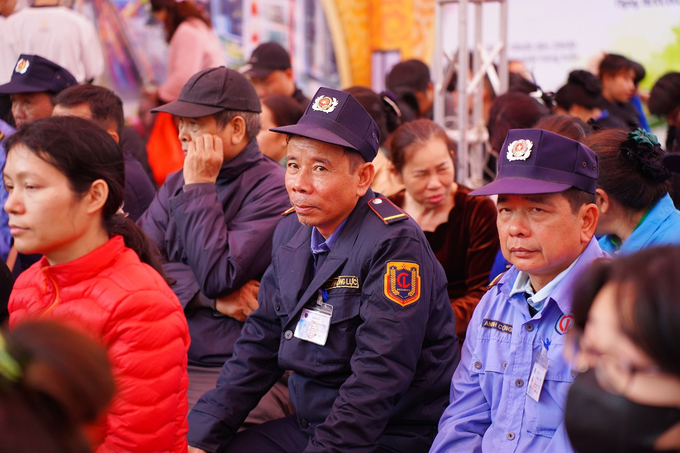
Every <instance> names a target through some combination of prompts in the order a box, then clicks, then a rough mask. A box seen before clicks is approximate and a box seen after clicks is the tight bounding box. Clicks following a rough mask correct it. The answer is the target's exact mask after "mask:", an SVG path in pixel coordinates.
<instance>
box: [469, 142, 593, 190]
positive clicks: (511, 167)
mask: <svg viewBox="0 0 680 453" xmlns="http://www.w3.org/2000/svg"><path fill="white" fill-rule="evenodd" d="M597 169H598V166H597V155H596V154H595V152H594V151H593V150H591V149H590V148H588V147H587V146H584V145H583V144H581V143H579V142H577V141H575V140H571V139H569V138H566V137H563V136H561V135H558V134H554V133H552V132H548V131H544V130H542V129H512V130H510V131H509V132H508V136H507V137H506V138H505V142H504V143H503V146H502V147H501V152H500V153H499V156H498V174H497V175H496V180H495V181H494V182H492V183H490V184H488V185H486V186H484V187H482V188H480V189H477V190H474V191H472V192H470V195H494V194H516V195H534V194H536V195H538V194H546V193H558V192H564V191H565V190H567V189H569V188H571V187H575V188H577V189H581V190H583V191H585V192H589V193H592V194H594V193H595V188H596V187H597V173H598V171H597Z"/></svg>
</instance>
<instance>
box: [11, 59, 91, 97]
mask: <svg viewBox="0 0 680 453" xmlns="http://www.w3.org/2000/svg"><path fill="white" fill-rule="evenodd" d="M74 85H78V82H77V81H76V78H75V77H73V75H72V74H71V73H70V72H68V71H67V70H66V69H64V68H62V67H61V66H59V65H58V64H56V63H53V62H51V61H50V60H48V59H46V58H43V57H41V56H39V55H24V54H21V55H19V60H18V61H17V64H16V65H14V71H13V72H12V78H11V79H10V81H9V82H8V83H6V84H4V85H0V94H17V93H40V92H44V91H49V92H51V93H55V94H56V93H60V92H61V91H63V90H65V89H66V88H68V87H70V86H74Z"/></svg>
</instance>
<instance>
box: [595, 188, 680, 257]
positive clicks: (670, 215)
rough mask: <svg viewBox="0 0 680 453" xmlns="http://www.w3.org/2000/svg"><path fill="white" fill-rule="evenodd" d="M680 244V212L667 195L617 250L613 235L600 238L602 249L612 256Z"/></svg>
mask: <svg viewBox="0 0 680 453" xmlns="http://www.w3.org/2000/svg"><path fill="white" fill-rule="evenodd" d="M670 244H680V211H678V210H677V209H675V205H674V204H673V200H672V199H671V196H670V195H668V194H666V195H664V196H663V198H661V199H660V200H659V201H657V202H656V204H655V205H654V207H652V209H651V210H650V211H649V213H648V214H647V217H645V219H644V220H643V221H642V223H641V224H640V225H638V227H637V228H635V230H633V232H632V233H631V234H630V236H628V239H626V241H625V242H624V243H623V244H622V245H621V248H620V249H618V250H617V247H616V245H615V244H614V242H613V241H612V235H611V234H605V235H604V236H602V237H601V238H600V247H601V248H602V250H604V251H605V252H607V253H609V254H610V255H628V254H629V253H635V252H637V251H639V250H642V249H646V248H649V247H654V246H660V245H670Z"/></svg>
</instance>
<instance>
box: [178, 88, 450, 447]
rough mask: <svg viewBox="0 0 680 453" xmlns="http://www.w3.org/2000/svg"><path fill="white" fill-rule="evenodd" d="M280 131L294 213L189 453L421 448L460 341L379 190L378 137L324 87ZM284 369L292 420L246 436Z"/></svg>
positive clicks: (438, 284)
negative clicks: (249, 421) (375, 186)
mask: <svg viewBox="0 0 680 453" xmlns="http://www.w3.org/2000/svg"><path fill="white" fill-rule="evenodd" d="M273 130H274V131H276V132H280V133H284V134H288V137H289V143H288V152H287V172H286V188H287V190H288V194H289V196H290V199H291V203H292V204H293V208H292V209H291V210H290V211H291V213H290V214H289V215H286V216H285V217H284V219H283V220H282V221H281V223H280V224H279V225H278V227H277V230H276V232H275V234H274V246H273V249H274V251H273V255H272V264H271V265H270V266H269V268H268V269H267V271H266V272H265V275H264V277H263V279H262V283H261V285H260V292H259V295H258V296H259V297H258V300H259V308H258V309H257V310H256V311H255V312H253V314H252V315H251V316H250V317H249V318H248V320H247V321H246V323H245V325H244V328H243V331H242V334H241V337H240V338H239V340H238V341H237V343H236V346H235V349H234V356H233V357H232V359H231V360H229V361H228V362H227V363H226V364H225V366H224V368H223V369H222V373H221V375H220V377H219V379H218V381H217V388H216V389H214V390H211V391H209V392H207V393H206V394H205V395H203V397H201V399H200V400H199V402H198V403H197V404H196V405H195V406H194V409H193V410H192V411H191V412H190V413H189V434H188V439H189V445H190V446H192V447H190V448H189V451H193V452H197V451H208V452H217V451H220V452H221V451H228V452H249V453H252V452H306V453H314V452H346V451H353V452H386V451H390V452H426V451H427V450H428V449H429V447H430V445H431V443H432V440H433V439H434V436H435V434H436V424H437V418H438V417H439V416H440V414H441V413H442V411H443V409H444V407H445V406H446V404H447V396H448V383H449V381H450V377H451V375H452V373H453V370H454V368H455V366H456V364H457V362H458V358H459V346H458V341H457V338H456V335H455V321H454V318H453V312H452V310H451V306H450V304H449V301H448V296H447V291H446V275H445V274H444V271H443V269H442V268H441V266H440V265H439V263H438V261H437V259H436V258H435V256H434V255H433V253H432V251H431V250H430V247H429V246H428V245H427V241H426V240H425V237H424V235H423V233H422V231H421V229H420V228H419V227H418V225H417V224H416V223H415V222H414V221H413V220H412V219H410V218H409V217H408V216H407V215H406V214H405V213H403V212H402V211H401V210H400V209H399V208H397V207H396V206H394V205H393V204H391V203H390V202H389V201H388V200H387V199H386V198H382V197H376V195H375V194H374V193H373V192H372V191H371V189H370V183H371V181H372V179H373V174H374V168H373V164H372V163H371V161H372V160H373V158H374V157H375V155H376V153H377V151H378V146H379V142H380V141H379V132H378V128H377V126H376V124H375V122H374V121H373V120H372V119H371V117H370V115H369V114H368V113H367V112H366V111H365V110H364V109H363V107H361V105H360V104H359V103H358V102H357V101H356V100H355V99H354V98H353V97H352V96H351V95H350V94H348V93H344V92H341V91H336V90H331V89H328V88H321V89H319V91H318V92H317V93H316V95H315V97H314V100H313V102H312V103H311V104H310V105H309V106H308V108H307V111H306V112H305V114H304V115H303V117H302V118H301V119H300V121H299V122H298V123H297V124H296V125H292V126H286V127H280V128H276V129H273ZM292 212H295V213H296V215H292ZM287 369H289V370H292V371H293V373H292V375H291V378H290V381H289V389H290V395H291V399H292V401H293V405H294V406H295V409H296V411H297V412H296V414H293V415H290V416H288V417H284V418H282V419H279V420H275V421H272V422H268V423H265V424H263V425H259V426H257V427H254V428H250V429H247V430H245V431H242V432H240V433H238V434H237V431H238V430H239V427H240V425H241V422H242V421H243V419H244V417H245V416H246V414H247V413H248V412H249V411H250V409H251V408H252V407H254V406H255V404H257V401H258V399H259V398H260V397H261V396H262V395H263V394H264V393H265V392H266V391H267V390H268V389H269V388H270V387H271V386H272V384H273V383H274V382H275V381H276V379H277V378H278V377H279V376H281V374H282V373H283V372H284V370H287Z"/></svg>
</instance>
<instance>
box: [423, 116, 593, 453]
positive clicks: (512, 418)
mask: <svg viewBox="0 0 680 453" xmlns="http://www.w3.org/2000/svg"><path fill="white" fill-rule="evenodd" d="M502 150H503V152H502V154H501V156H500V157H499V165H498V176H497V177H496V180H495V181H494V182H492V183H491V184H489V185H487V186H485V187H483V188H481V189H479V190H476V191H473V192H471V195H491V194H498V220H497V224H498V233H499V236H500V240H501V250H502V251H503V255H504V256H505V258H506V259H507V260H508V261H509V262H510V263H512V264H513V267H512V268H511V269H510V270H509V271H508V272H506V273H505V274H504V275H502V277H501V278H500V280H499V281H498V283H497V284H495V285H493V286H492V288H491V289H490V290H489V292H487V293H486V294H485V295H484V297H483V298H482V300H481V301H480V302H479V305H478V306H477V308H476V309H475V313H474V315H473V316H472V319H471V321H470V324H469V327H468V332H467V337H466V339H465V343H464V344H463V351H462V357H461V362H460V365H459V366H458V368H457V369H456V372H455V373H454V375H453V379H452V382H451V403H450V405H449V407H448V408H447V409H446V411H445V412H444V415H443V416H442V419H441V421H440V423H439V434H438V435H437V438H436V439H435V442H434V444H433V447H432V450H431V452H435V453H442V452H458V451H465V452H468V451H469V452H473V451H474V452H493V453H498V452H532V453H538V452H557V453H560V452H570V451H572V449H571V445H570V443H569V440H568V439H567V436H566V432H565V429H564V424H563V415H564V404H565V400H566V395H567V390H568V388H569V386H570V385H571V383H572V381H573V378H574V376H575V372H574V371H572V368H571V366H570V365H569V364H568V363H567V362H566V361H565V359H564V358H563V351H564V347H565V340H566V337H565V333H566V332H567V329H568V328H569V324H570V322H571V319H572V316H571V314H570V312H571V292H572V288H573V286H574V282H575V281H576V280H577V279H578V276H579V273H580V272H582V271H583V270H584V269H585V268H587V267H588V266H589V265H590V263H591V262H592V261H593V260H594V259H597V258H599V257H603V256H606V254H605V253H604V252H602V251H601V250H600V247H599V245H598V243H597V240H595V239H594V238H593V235H594V233H595V226H596V224H597V219H598V211H597V207H596V205H595V198H594V194H595V188H596V182H597V174H598V173H597V156H596V155H595V153H594V152H593V151H592V150H590V149H589V148H587V147H585V146H583V145H581V144H580V143H578V142H575V141H573V140H570V139H568V138H564V137H562V136H560V135H557V134H553V133H551V132H547V131H542V130H537V129H516V130H511V131H510V132H509V133H508V136H507V137H506V139H505V143H504V144H503V147H502Z"/></svg>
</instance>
